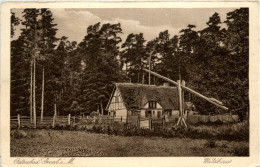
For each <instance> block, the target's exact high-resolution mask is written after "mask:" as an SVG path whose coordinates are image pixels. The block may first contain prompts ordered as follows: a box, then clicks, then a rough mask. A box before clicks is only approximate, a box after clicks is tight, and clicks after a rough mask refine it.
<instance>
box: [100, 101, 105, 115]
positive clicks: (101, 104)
mask: <svg viewBox="0 0 260 167" xmlns="http://www.w3.org/2000/svg"><path fill="white" fill-rule="evenodd" d="M100 110H101V115H104V110H103V103H102V100H101V101H100Z"/></svg>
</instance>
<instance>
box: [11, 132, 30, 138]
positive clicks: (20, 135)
mask: <svg viewBox="0 0 260 167" xmlns="http://www.w3.org/2000/svg"><path fill="white" fill-rule="evenodd" d="M26 136H27V133H26V132H24V131H21V130H14V131H11V138H14V139H21V138H24V137H26Z"/></svg>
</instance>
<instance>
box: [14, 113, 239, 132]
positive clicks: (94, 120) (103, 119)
mask: <svg viewBox="0 0 260 167" xmlns="http://www.w3.org/2000/svg"><path fill="white" fill-rule="evenodd" d="M177 120H178V117H162V118H140V117H138V116H128V117H127V118H124V117H119V118H116V117H112V116H106V115H102V116H97V117H96V116H94V117H89V116H85V117H82V116H71V115H70V114H69V115H68V116H45V117H43V119H42V120H41V118H40V117H37V118H36V127H46V126H47V127H48V126H50V127H55V126H57V125H59V126H66V125H77V126H85V125H91V124H106V125H110V124H113V123H114V122H122V123H126V124H129V125H133V126H138V127H141V128H149V129H151V128H156V127H159V126H160V127H165V126H174V125H175V124H176V123H177ZM186 121H187V123H188V124H196V123H209V122H216V121H221V122H223V123H228V122H237V121H238V116H237V115H215V116H207V115H189V116H188V117H187V119H186ZM10 125H11V128H24V127H28V128H33V127H34V123H33V120H31V119H30V117H29V116H20V115H19V114H18V115H17V116H11V119H10Z"/></svg>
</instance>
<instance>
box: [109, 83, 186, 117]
mask: <svg viewBox="0 0 260 167" xmlns="http://www.w3.org/2000/svg"><path fill="white" fill-rule="evenodd" d="M184 108H187V104H186V103H185V106H184ZM106 110H107V111H108V114H109V115H111V116H114V117H116V118H119V117H122V118H124V119H125V118H127V116H129V115H130V116H133V115H139V116H140V117H159V118H160V117H162V116H163V115H167V116H176V117H178V115H179V101H178V91H177V88H176V87H171V86H155V85H146V84H134V83H116V84H115V87H114V90H113V92H112V94H111V97H110V100H109V102H108V104H107V107H106ZM184 114H185V115H187V113H186V112H184Z"/></svg>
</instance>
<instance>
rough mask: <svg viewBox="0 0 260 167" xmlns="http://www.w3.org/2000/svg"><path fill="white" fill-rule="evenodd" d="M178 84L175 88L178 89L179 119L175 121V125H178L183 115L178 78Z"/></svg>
mask: <svg viewBox="0 0 260 167" xmlns="http://www.w3.org/2000/svg"><path fill="white" fill-rule="evenodd" d="M177 83H178V85H177V89H178V96H179V119H178V122H177V126H178V125H179V123H180V122H181V119H182V116H183V112H182V109H183V108H182V96H181V95H182V91H181V81H180V80H178V81H177Z"/></svg>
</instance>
